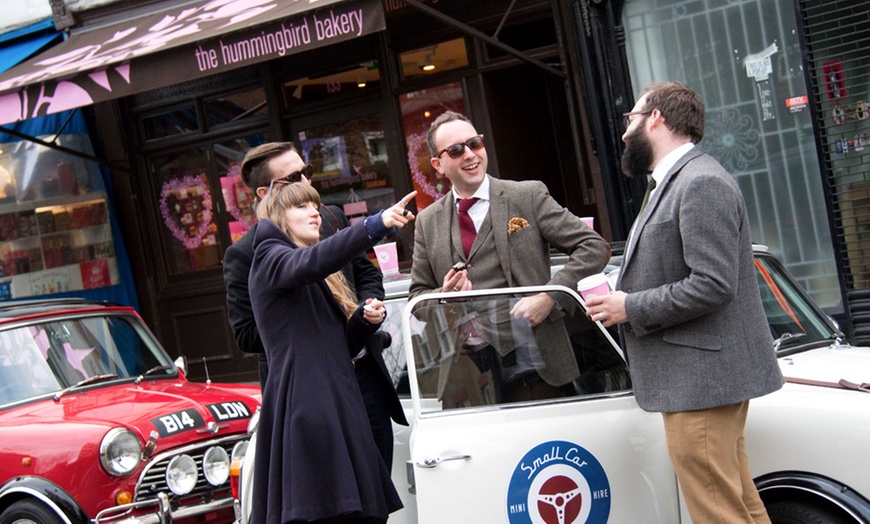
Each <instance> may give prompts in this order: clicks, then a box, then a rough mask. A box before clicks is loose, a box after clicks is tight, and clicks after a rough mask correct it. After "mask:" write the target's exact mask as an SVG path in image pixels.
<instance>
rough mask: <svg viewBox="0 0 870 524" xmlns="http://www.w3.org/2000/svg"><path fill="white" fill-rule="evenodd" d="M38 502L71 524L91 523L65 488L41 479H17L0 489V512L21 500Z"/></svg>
mask: <svg viewBox="0 0 870 524" xmlns="http://www.w3.org/2000/svg"><path fill="white" fill-rule="evenodd" d="M26 499H30V500H38V501H39V502H41V503H42V504H44V505H45V506H47V507H48V508H49V509H50V510H51V511H52V512H54V513H56V514H57V515H58V517H60V518H61V520H63V521H64V522H67V523H69V524H85V523H87V522H88V521H89V519H88V517H87V515H86V514H85V512H84V510H82V508H81V506H79V504H78V503H77V502H76V501H75V499H74V498H73V497H72V496H71V495H70V494H69V493H67V492H66V490H64V489H63V488H61V487H60V486H58V485H57V484H55V483H54V482H51V481H49V480H46V479H44V478H40V477H28V476H22V477H15V478H14V479H11V480H9V481H8V482H7V483H6V484H4V485H3V486H2V487H0V512H3V511H5V510H6V509H7V508H8V507H9V506H11V505H12V504H14V503H15V502H18V501H20V500H26Z"/></svg>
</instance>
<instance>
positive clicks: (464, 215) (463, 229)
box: [459, 198, 480, 258]
mask: <svg viewBox="0 0 870 524" xmlns="http://www.w3.org/2000/svg"><path fill="white" fill-rule="evenodd" d="M478 200H480V199H479V198H460V199H459V234H460V236H462V251H464V252H465V258H468V253H470V252H471V244H474V237H476V236H477V230H476V229H474V221H473V220H471V217H470V216H469V215H468V210H469V208H471V206H473V205H474V203H475V202H477V201H478Z"/></svg>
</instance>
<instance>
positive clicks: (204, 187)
mask: <svg viewBox="0 0 870 524" xmlns="http://www.w3.org/2000/svg"><path fill="white" fill-rule="evenodd" d="M150 160H151V167H152V172H153V173H154V175H155V183H156V187H157V207H158V209H159V211H160V219H161V220H160V222H161V224H160V225H161V226H162V228H161V236H162V238H163V245H164V251H165V257H166V259H167V260H166V263H167V264H168V268H169V272H170V273H171V274H178V273H185V272H190V271H197V270H202V269H208V268H214V267H218V266H219V265H220V258H221V253H223V249H222V246H221V241H220V236H219V235H218V228H217V223H216V222H215V217H214V198H215V195H214V194H213V192H212V188H211V186H210V184H209V179H208V175H207V169H206V168H207V166H208V158H207V156H206V150H205V149H204V148H202V147H196V148H191V149H188V150H185V151H181V152H178V153H170V154H167V155H160V156H156V157H153V158H151V159H150Z"/></svg>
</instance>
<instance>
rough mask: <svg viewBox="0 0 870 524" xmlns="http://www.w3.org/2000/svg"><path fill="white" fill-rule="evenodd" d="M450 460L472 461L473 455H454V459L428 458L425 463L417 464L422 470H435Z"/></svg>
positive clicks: (424, 460)
mask: <svg viewBox="0 0 870 524" xmlns="http://www.w3.org/2000/svg"><path fill="white" fill-rule="evenodd" d="M448 460H471V455H454V456H452V457H443V458H442V457H428V458H425V459H423V462H417V463H416V464H417V465H418V466H420V467H421V468H434V467H436V466H438V464H441V463H442V462H447V461H448Z"/></svg>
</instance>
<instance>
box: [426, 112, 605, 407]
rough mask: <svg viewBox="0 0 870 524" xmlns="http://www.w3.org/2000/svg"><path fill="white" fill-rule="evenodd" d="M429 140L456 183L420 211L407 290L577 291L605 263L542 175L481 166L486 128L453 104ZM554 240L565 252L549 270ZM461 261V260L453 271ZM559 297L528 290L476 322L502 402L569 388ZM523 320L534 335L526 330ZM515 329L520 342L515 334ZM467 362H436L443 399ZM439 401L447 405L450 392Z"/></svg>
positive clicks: (442, 169)
mask: <svg viewBox="0 0 870 524" xmlns="http://www.w3.org/2000/svg"><path fill="white" fill-rule="evenodd" d="M427 141H428V145H429V151H430V154H431V157H432V158H431V164H432V167H434V168H435V169H436V170H437V171H438V172H439V173H441V174H443V175H445V176H446V177H447V178H448V179H450V181H451V183H452V185H453V188H452V190H451V191H450V192H449V193H448V194H447V195H445V196H444V197H442V198H441V199H439V200H437V201H436V202H434V203H433V204H431V205H430V206H428V207H427V208H426V209H424V210H422V211H421V212H420V213H419V214H418V216H417V221H416V226H415V231H414V258H413V265H412V269H411V288H410V295H411V297H414V296H416V295H419V294H421V293H427V292H432V291H438V292H450V291H459V290H470V289H472V287H474V288H475V289H491V288H497V287H512V286H534V285H543V284H561V285H563V286H566V287H569V288H572V289H573V288H575V286H576V285H577V281H578V280H580V279H581V278H583V277H586V276H589V275H591V274H594V273H597V272H599V271H601V270H602V269H603V268H604V266H605V265H606V264H607V261H608V258H609V256H610V246H609V245H608V244H607V242H606V241H605V240H604V239H603V238H601V237H600V236H599V235H598V234H597V233H596V232H595V231H593V230H592V229H590V228H589V227H588V226H586V224H585V223H584V222H583V221H582V220H581V219H580V218H579V217H577V216H575V215H574V214H572V213H571V212H570V211H568V210H567V209H565V208H564V207H562V206H561V205H559V204H558V203H557V202H556V201H555V200H554V199H553V198H552V197H551V196H550V194H549V193H548V192H547V188H546V186H544V184H543V183H542V182H540V181H536V180H534V181H523V182H514V181H510V180H499V179H496V178H492V177H490V176H489V175H488V174H487V172H486V168H487V160H488V159H487V155H486V147H485V145H484V142H483V136H482V135H480V134H479V133H478V132H477V130H476V129H475V128H474V126H473V125H472V123H471V122H470V121H469V120H468V119H467V118H466V117H465V116H463V115H460V114H458V113H454V112H450V111H448V112H446V113H444V114H442V115H440V116H439V117H438V118H436V119H435V121H434V122H432V125H431V126H430V128H429V133H428V137H427ZM463 200H465V202H467V204H463ZM469 204H470V205H469ZM466 205H467V206H468V207H466ZM463 215H464V216H463ZM462 222H465V224H466V225H465V226H463V225H462ZM463 228H464V229H465V232H463ZM469 232H470V233H471V236H469V235H468V233H469ZM471 237H473V238H471ZM551 245H552V246H554V247H556V248H557V249H559V250H561V251H563V252H564V253H566V254H568V255H569V259H568V263H567V264H565V267H564V268H563V269H562V270H560V271H559V272H558V273H556V275H555V276H553V277H552V278H551V277H550V246H551ZM458 262H464V263H466V264H467V268H466V269H462V270H459V271H457V270H455V269H453V265H454V264H456V263H458ZM555 305H556V301H555V300H554V299H553V297H552V296H550V295H549V294H548V293H540V294H537V295H535V296H530V297H525V298H522V299H520V300H518V301H517V302H516V303H515V304H513V305H512V307H511V308H510V310H509V311H508V310H505V311H503V312H500V313H499V316H500V317H503V318H499V319H497V321H496V323H497V324H500V325H501V326H502V327H495V326H491V327H492V328H493V329H492V330H491V332H489V331H490V330H488V329H486V328H487V327H486V326H481V327H482V328H483V329H484V330H485V331H488V332H489V333H487V335H488V337H487V338H488V339H489V342H490V343H491V346H492V347H493V348H494V350H495V351H496V352H497V353H498V354H497V355H494V356H495V360H496V364H497V365H496V367H495V368H494V371H493V374H494V378H493V380H495V381H496V382H497V389H496V393H497V394H498V395H499V400H504V401H519V400H535V399H542V398H552V397H555V396H564V394H565V393H566V392H567V393H570V391H568V390H567V389H566V387H567V388H568V389H570V383H571V381H573V380H574V379H576V378H577V377H578V376H579V375H580V371H579V369H578V366H577V362H576V360H575V358H574V355H573V352H572V351H571V345H570V342H569V341H568V335H567V332H566V331H565V329H564V323H563V322H562V320H561V318H562V316H563V315H564V311H563V310H562V309H561V308H558V307H554V306H555ZM486 316H487V315H480V318H481V319H482V320H483V319H484V318H485V317H486ZM529 328H532V329H533V330H534V336H531V335H530V334H527V335H522V333H521V332H522V331H529ZM518 333H519V338H520V339H523V340H517V337H516V335H517V334H518ZM511 337H513V338H514V340H513V341H511V340H510V339H511ZM518 348H519V349H520V351H515V350H516V349H518ZM464 363H466V364H467V362H464V361H463V356H462V355H460V354H456V355H455V356H454V357H453V358H452V359H448V360H445V361H444V362H442V364H441V366H442V367H441V370H440V373H439V385H438V395H439V398H442V399H444V397H445V389H446V388H447V387H448V384H447V381H448V378H447V377H448V374H449V371H450V366H453V365H462V364H464ZM445 403H446V404H447V405H449V404H450V402H449V399H445Z"/></svg>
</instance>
